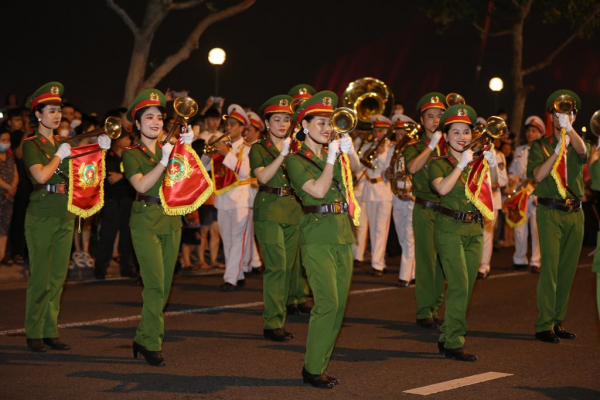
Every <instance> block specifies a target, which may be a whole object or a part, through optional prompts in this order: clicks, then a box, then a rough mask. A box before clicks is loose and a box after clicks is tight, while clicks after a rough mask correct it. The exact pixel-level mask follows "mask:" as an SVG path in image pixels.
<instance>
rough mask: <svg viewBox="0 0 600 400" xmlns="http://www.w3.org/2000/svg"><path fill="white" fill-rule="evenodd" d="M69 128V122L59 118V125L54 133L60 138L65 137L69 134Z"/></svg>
mask: <svg viewBox="0 0 600 400" xmlns="http://www.w3.org/2000/svg"><path fill="white" fill-rule="evenodd" d="M70 127H71V126H70V124H69V120H68V119H66V118H64V117H63V118H61V120H60V123H59V124H58V129H57V130H56V133H57V134H58V136H60V137H67V136H69V133H70V130H69V129H70Z"/></svg>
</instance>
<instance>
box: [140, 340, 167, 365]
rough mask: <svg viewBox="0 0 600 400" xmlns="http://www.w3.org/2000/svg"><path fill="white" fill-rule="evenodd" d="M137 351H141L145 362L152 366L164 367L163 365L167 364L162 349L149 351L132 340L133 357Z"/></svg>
mask: <svg viewBox="0 0 600 400" xmlns="http://www.w3.org/2000/svg"><path fill="white" fill-rule="evenodd" d="M139 353H141V354H142V355H143V356H144V358H145V359H146V362H147V363H148V364H150V365H152V366H153V367H164V366H165V365H167V363H166V362H165V359H164V357H163V355H162V351H150V350H148V349H146V348H145V347H144V346H142V345H141V344H138V343H136V342H135V341H134V342H133V358H137V356H138V354H139Z"/></svg>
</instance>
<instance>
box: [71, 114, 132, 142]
mask: <svg viewBox="0 0 600 400" xmlns="http://www.w3.org/2000/svg"><path fill="white" fill-rule="evenodd" d="M100 135H107V136H108V137H109V138H111V139H118V138H119V136H121V122H120V121H119V120H118V119H117V118H115V117H108V118H106V120H105V121H104V126H103V127H102V128H96V129H94V130H91V131H88V132H83V133H80V134H79V135H77V136H73V137H69V138H65V139H64V141H65V142H72V141H74V140H80V139H85V138H89V137H96V136H100Z"/></svg>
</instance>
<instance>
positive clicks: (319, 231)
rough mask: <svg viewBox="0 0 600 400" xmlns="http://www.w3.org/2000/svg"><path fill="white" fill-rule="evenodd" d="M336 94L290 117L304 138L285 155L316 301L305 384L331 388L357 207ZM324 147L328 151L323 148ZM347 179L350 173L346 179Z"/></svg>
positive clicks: (326, 93) (317, 97)
mask: <svg viewBox="0 0 600 400" xmlns="http://www.w3.org/2000/svg"><path fill="white" fill-rule="evenodd" d="M337 100H338V99H337V96H336V94H335V93H333V92H330V91H323V92H319V93H317V94H315V95H314V96H312V97H311V98H310V99H308V100H306V101H305V102H304V103H302V105H301V106H300V107H299V108H298V109H297V110H296V114H295V118H296V120H297V121H298V122H300V123H301V127H302V130H301V131H300V132H298V134H297V136H296V137H297V138H298V139H299V140H304V144H303V145H302V147H301V148H300V150H299V151H297V152H296V153H294V154H293V155H292V156H290V157H288V158H286V160H285V165H286V169H287V171H288V173H289V176H290V181H291V185H292V188H293V189H294V190H295V192H296V194H297V195H298V197H299V198H300V200H301V202H302V206H303V210H304V215H303V216H302V217H301V219H300V253H301V259H302V263H303V264H304V267H305V268H306V272H307V277H308V282H309V284H310V287H311V288H312V290H313V296H314V301H315V305H314V307H313V309H312V312H311V315H310V322H309V325H308V338H307V342H306V355H305V359H304V368H303V369H302V377H303V380H304V383H310V384H311V385H313V386H315V387H319V388H332V387H333V386H335V385H337V384H338V383H339V381H338V380H337V379H336V378H334V377H332V376H329V375H327V374H326V373H325V370H326V369H327V366H328V365H329V360H330V358H331V353H332V352H333V348H334V345H335V342H336V340H337V336H338V333H339V331H340V328H341V325H342V321H343V319H344V311H345V308H346V299H347V297H348V292H349V290H350V282H351V278H352V267H353V259H352V243H353V242H354V236H353V234H352V228H351V221H350V217H352V218H356V217H357V215H356V213H360V210H359V209H357V208H356V203H355V201H353V194H352V192H351V186H350V187H347V186H346V181H347V179H344V174H343V172H342V164H341V161H340V160H338V156H339V153H340V150H341V151H342V152H344V153H347V154H349V156H351V157H356V154H355V152H354V148H353V146H352V140H351V139H350V137H345V138H343V139H335V140H332V141H331V142H330V139H331V136H332V135H333V134H334V131H333V128H332V126H331V120H330V117H331V114H332V113H333V111H334V109H335V108H336V105H337ZM328 143H329V145H328V151H326V150H325V149H324V148H323V147H324V145H327V144H328ZM346 178H349V179H351V177H348V176H347V177H346Z"/></svg>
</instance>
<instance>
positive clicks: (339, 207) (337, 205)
mask: <svg viewBox="0 0 600 400" xmlns="http://www.w3.org/2000/svg"><path fill="white" fill-rule="evenodd" d="M331 205H332V206H333V213H334V214H341V213H342V203H340V202H339V200H336V201H334V202H333V203H331Z"/></svg>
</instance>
